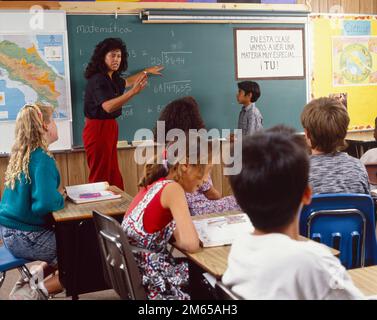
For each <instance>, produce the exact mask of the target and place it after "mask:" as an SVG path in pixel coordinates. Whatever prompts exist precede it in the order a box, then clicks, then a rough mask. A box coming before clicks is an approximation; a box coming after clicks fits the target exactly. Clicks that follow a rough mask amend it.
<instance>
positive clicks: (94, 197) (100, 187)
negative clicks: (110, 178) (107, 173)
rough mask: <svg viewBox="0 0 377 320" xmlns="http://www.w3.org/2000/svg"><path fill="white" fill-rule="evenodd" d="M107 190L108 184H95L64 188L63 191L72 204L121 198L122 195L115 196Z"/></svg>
mask: <svg viewBox="0 0 377 320" xmlns="http://www.w3.org/2000/svg"><path fill="white" fill-rule="evenodd" d="M108 189H109V183H108V182H96V183H88V184H79V185H76V186H67V187H65V190H66V191H67V196H68V197H69V198H70V199H71V200H72V201H73V202H74V203H87V202H95V201H104V200H113V199H118V198H121V197H122V195H120V194H116V193H114V192H113V191H111V190H108Z"/></svg>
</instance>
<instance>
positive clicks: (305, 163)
mask: <svg viewBox="0 0 377 320" xmlns="http://www.w3.org/2000/svg"><path fill="white" fill-rule="evenodd" d="M308 174H309V159H308V156H307V152H306V150H305V146H303V143H302V141H300V140H299V139H297V136H295V135H294V134H292V133H289V132H288V131H287V134H282V132H281V130H280V129H279V130H277V131H275V132H274V131H270V132H265V133H257V134H254V135H252V136H250V137H246V138H244V140H243V149H242V170H241V172H240V173H239V174H238V175H234V176H230V182H231V186H232V189H233V192H234V195H235V197H236V199H237V202H238V203H239V205H240V206H241V208H242V210H243V211H244V212H246V213H247V214H248V216H249V217H250V220H251V222H252V223H253V226H254V227H255V231H254V232H252V233H250V234H245V235H243V236H240V238H238V239H237V240H236V241H235V242H234V243H233V245H232V248H231V251H230V254H229V258H228V269H227V270H226V272H225V274H224V276H223V278H222V281H223V283H224V284H225V285H227V286H229V287H230V288H231V290H232V291H233V292H234V293H236V294H237V295H239V296H241V297H242V298H244V299H289V300H291V299H314V300H322V299H362V298H364V296H363V294H362V293H361V292H360V290H359V289H357V288H356V287H355V286H354V284H353V283H352V280H351V279H350V277H349V275H348V274H347V272H346V270H345V269H344V267H343V266H342V265H341V264H340V262H339V260H338V259H337V258H335V257H334V256H333V255H332V253H331V252H330V250H329V249H328V248H326V247H325V246H323V245H321V244H319V243H316V242H314V241H299V231H298V230H299V227H298V220H299V212H300V211H301V208H302V206H303V205H306V204H309V203H310V201H311V189H310V187H309V185H308Z"/></svg>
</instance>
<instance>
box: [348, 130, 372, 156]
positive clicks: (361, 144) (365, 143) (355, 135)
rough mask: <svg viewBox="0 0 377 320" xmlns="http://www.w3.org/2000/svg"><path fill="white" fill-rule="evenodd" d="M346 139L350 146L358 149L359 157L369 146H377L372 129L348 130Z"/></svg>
mask: <svg viewBox="0 0 377 320" xmlns="http://www.w3.org/2000/svg"><path fill="white" fill-rule="evenodd" d="M346 141H347V142H348V143H349V144H350V146H354V147H355V150H356V156H357V158H360V157H361V156H362V155H363V154H364V150H365V151H366V150H367V149H369V148H374V147H376V146H377V142H376V140H375V139H374V136H373V130H372V131H361V132H348V133H347V136H346Z"/></svg>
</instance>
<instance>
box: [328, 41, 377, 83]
mask: <svg viewBox="0 0 377 320" xmlns="http://www.w3.org/2000/svg"><path fill="white" fill-rule="evenodd" d="M332 48H333V84H334V86H370V85H377V37H373V36H356V37H333V39H332Z"/></svg>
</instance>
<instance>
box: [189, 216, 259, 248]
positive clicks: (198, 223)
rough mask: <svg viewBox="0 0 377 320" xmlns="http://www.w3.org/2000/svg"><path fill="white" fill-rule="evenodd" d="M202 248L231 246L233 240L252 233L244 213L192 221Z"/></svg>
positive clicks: (251, 226) (252, 228) (252, 229)
mask: <svg viewBox="0 0 377 320" xmlns="http://www.w3.org/2000/svg"><path fill="white" fill-rule="evenodd" d="M193 222H194V225H195V228H196V230H197V232H198V235H199V238H200V240H201V241H202V242H203V247H216V246H223V245H228V244H232V243H233V241H234V240H235V238H237V237H238V236H240V235H242V234H244V233H251V232H253V231H254V227H253V225H252V224H251V221H250V219H249V217H248V216H247V215H246V214H245V213H239V214H234V215H227V216H221V217H213V218H207V219H200V220H199V219H198V220H193Z"/></svg>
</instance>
